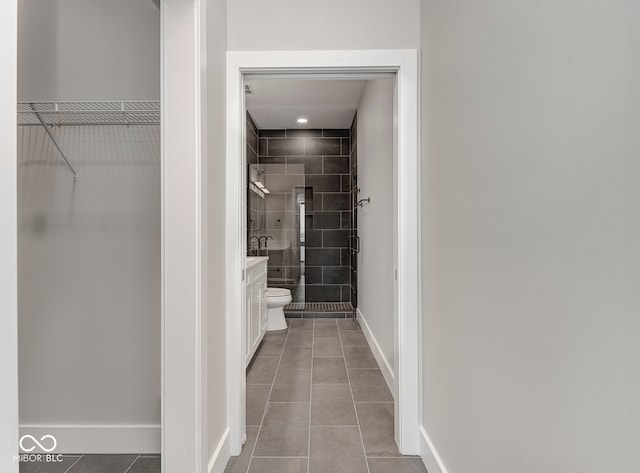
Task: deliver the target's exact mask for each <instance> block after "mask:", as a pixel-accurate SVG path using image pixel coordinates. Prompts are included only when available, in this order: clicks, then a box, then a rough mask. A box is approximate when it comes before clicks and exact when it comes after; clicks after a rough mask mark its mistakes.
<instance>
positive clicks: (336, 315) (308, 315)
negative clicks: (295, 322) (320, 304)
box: [302, 312, 344, 320]
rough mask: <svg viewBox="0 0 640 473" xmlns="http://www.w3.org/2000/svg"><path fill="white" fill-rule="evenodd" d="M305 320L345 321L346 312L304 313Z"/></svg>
mask: <svg viewBox="0 0 640 473" xmlns="http://www.w3.org/2000/svg"><path fill="white" fill-rule="evenodd" d="M302 316H303V317H304V318H307V319H314V320H321V319H338V318H340V319H344V312H304V313H303V314H302Z"/></svg>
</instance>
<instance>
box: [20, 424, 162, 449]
mask: <svg viewBox="0 0 640 473" xmlns="http://www.w3.org/2000/svg"><path fill="white" fill-rule="evenodd" d="M160 433H161V427H160V425H133V424H132V425H44V424H38V425H35V424H22V425H20V436H23V435H32V436H33V437H34V438H36V439H41V438H42V437H43V436H44V435H52V436H53V437H55V439H56V443H57V447H56V448H55V450H54V452H55V453H149V454H155V453H160V450H161V447H160ZM26 443H28V440H25V444H26ZM34 452H36V453H37V452H40V451H39V449H36V450H34ZM40 453H41V452H40Z"/></svg>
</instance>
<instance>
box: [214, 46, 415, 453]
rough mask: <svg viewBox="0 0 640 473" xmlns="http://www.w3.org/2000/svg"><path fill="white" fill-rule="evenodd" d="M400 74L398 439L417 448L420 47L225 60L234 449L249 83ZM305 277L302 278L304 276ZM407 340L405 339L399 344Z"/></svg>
mask: <svg viewBox="0 0 640 473" xmlns="http://www.w3.org/2000/svg"><path fill="white" fill-rule="evenodd" d="M380 74H385V75H390V74H391V75H393V76H394V77H395V88H394V107H395V112H396V115H397V127H396V133H395V136H394V144H395V145H394V163H395V167H396V169H397V172H396V175H395V183H394V187H395V188H396V189H397V190H398V192H397V197H396V204H395V207H396V222H395V225H394V242H395V244H394V267H395V268H394V277H393V279H394V282H395V288H394V293H395V297H394V300H395V301H396V303H395V304H394V315H395V316H394V339H395V347H396V351H397V353H396V354H395V356H394V360H395V361H394V367H393V372H394V377H393V383H394V389H392V391H393V392H394V393H395V395H396V399H395V401H396V402H395V404H394V405H395V408H394V409H395V413H394V414H395V416H394V417H395V429H394V430H395V440H396V443H397V445H398V448H399V450H400V452H401V453H402V454H418V453H419V430H418V426H419V421H418V419H419V394H420V393H419V386H420V383H419V379H420V361H419V360H420V356H419V355H420V352H419V339H418V337H417V336H416V334H419V333H420V332H419V316H418V314H419V307H420V300H419V292H418V284H419V274H418V265H417V261H418V260H419V241H420V239H419V225H418V219H417V216H418V211H419V208H418V202H419V181H418V177H417V176H419V161H418V123H417V120H418V113H417V103H418V100H417V98H418V91H417V53H416V51H404V50H403V51H358V52H348V51H339V52H326V51H325V52H320V51H317V52H308V51H307V52H302V51H300V52H263V53H249V52H231V53H229V55H228V61H227V98H228V102H227V176H226V177H227V185H228V187H227V209H226V210H227V213H226V222H227V238H226V240H227V241H226V243H227V268H228V269H227V271H228V279H227V303H228V310H227V314H228V319H227V340H228V341H229V343H228V344H227V347H228V348H227V349H228V352H227V362H228V370H227V373H228V374H227V376H228V379H227V382H228V383H227V387H228V399H229V403H230V405H229V425H230V429H231V430H230V444H231V454H232V455H238V454H239V453H240V450H241V448H242V444H243V443H244V440H245V439H246V432H245V425H244V416H245V412H244V406H245V398H246V381H245V375H244V373H245V370H244V367H245V353H244V350H243V339H244V338H243V337H244V320H245V317H246V310H247V309H246V286H245V281H244V275H245V273H246V269H247V268H246V262H245V260H246V254H247V245H248V243H247V228H246V225H247V223H246V219H245V218H244V216H245V215H246V211H245V209H246V189H247V182H246V175H247V171H246V167H245V166H246V162H247V161H246V155H245V136H246V133H247V131H246V124H245V123H246V121H245V114H244V111H245V107H246V104H245V95H244V90H245V85H246V83H247V80H248V79H255V78H259V77H268V78H276V77H278V78H288V79H290V78H294V77H295V78H305V79H339V78H342V79H344V78H347V79H358V78H359V79H372V78H376V77H379V76H380ZM298 281H299V279H298ZM400 342H401V343H400Z"/></svg>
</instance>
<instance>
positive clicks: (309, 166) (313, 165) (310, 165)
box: [304, 156, 322, 176]
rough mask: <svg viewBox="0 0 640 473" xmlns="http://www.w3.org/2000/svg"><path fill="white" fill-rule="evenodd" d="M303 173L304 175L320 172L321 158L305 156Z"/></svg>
mask: <svg viewBox="0 0 640 473" xmlns="http://www.w3.org/2000/svg"><path fill="white" fill-rule="evenodd" d="M304 173H305V174H306V175H308V176H309V175H312V174H322V158H321V157H319V156H318V157H314V156H307V157H305V158H304Z"/></svg>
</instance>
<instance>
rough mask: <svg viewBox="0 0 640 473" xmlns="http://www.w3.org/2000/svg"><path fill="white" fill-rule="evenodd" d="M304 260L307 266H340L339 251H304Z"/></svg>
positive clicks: (321, 249)
mask: <svg viewBox="0 0 640 473" xmlns="http://www.w3.org/2000/svg"><path fill="white" fill-rule="evenodd" d="M305 260H306V264H308V265H309V266H340V250H339V249H324V248H309V249H308V250H306V251H305Z"/></svg>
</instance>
